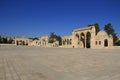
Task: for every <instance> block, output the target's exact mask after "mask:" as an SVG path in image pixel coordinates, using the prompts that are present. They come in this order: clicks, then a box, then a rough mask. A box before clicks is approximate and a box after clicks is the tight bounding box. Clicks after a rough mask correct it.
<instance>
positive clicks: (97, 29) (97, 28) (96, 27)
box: [88, 23, 100, 34]
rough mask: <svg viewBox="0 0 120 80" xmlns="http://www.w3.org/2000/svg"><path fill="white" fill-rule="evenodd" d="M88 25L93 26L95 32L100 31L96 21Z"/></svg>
mask: <svg viewBox="0 0 120 80" xmlns="http://www.w3.org/2000/svg"><path fill="white" fill-rule="evenodd" d="M89 26H95V30H96V34H97V33H98V32H99V31H100V27H99V24H98V23H95V24H89V25H88V27H89Z"/></svg>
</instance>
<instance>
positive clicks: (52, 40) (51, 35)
mask: <svg viewBox="0 0 120 80" xmlns="http://www.w3.org/2000/svg"><path fill="white" fill-rule="evenodd" d="M55 41H59V45H62V38H61V37H60V36H58V35H56V34H55V33H54V32H51V33H50V37H49V43H53V42H55Z"/></svg>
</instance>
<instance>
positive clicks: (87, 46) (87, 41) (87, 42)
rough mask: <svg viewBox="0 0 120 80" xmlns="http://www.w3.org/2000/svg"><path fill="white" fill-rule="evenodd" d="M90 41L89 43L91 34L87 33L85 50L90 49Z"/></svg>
mask: <svg viewBox="0 0 120 80" xmlns="http://www.w3.org/2000/svg"><path fill="white" fill-rule="evenodd" d="M90 41H91V33H90V32H87V34H86V48H90V47H91V45H90Z"/></svg>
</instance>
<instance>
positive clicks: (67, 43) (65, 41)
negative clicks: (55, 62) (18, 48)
mask: <svg viewBox="0 0 120 80" xmlns="http://www.w3.org/2000/svg"><path fill="white" fill-rule="evenodd" d="M72 39H73V38H72V36H64V37H63V38H62V45H63V47H67V48H71V47H72Z"/></svg>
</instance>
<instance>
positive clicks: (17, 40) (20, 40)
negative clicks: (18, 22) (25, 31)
mask: <svg viewBox="0 0 120 80" xmlns="http://www.w3.org/2000/svg"><path fill="white" fill-rule="evenodd" d="M14 41H15V45H26V46H27V45H29V43H30V42H31V41H32V40H30V39H28V38H15V39H14Z"/></svg>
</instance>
